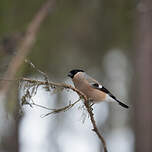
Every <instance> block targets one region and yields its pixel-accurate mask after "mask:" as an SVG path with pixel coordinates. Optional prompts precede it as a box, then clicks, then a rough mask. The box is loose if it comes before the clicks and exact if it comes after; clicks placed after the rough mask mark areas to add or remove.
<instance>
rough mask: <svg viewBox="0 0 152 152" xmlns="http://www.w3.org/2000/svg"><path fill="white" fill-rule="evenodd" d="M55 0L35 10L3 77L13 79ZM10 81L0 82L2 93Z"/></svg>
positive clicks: (8, 86) (6, 90)
mask: <svg viewBox="0 0 152 152" xmlns="http://www.w3.org/2000/svg"><path fill="white" fill-rule="evenodd" d="M54 5H55V0H48V1H47V2H45V3H44V5H43V6H42V7H41V8H40V10H39V11H38V12H37V14H36V16H35V17H34V18H33V20H32V21H31V23H30V24H29V26H28V27H27V31H26V33H25V37H24V38H23V40H22V42H21V43H20V44H19V46H18V47H17V53H16V55H15V56H14V57H13V58H12V61H11V62H10V63H9V66H8V69H7V71H6V73H5V74H4V77H3V78H4V79H15V75H16V73H17V71H18V70H19V68H20V66H21V65H22V63H23V62H24V59H25V57H26V56H27V55H28V53H29V52H30V51H31V48H32V46H33V45H34V42H35V40H36V34H37V33H38V31H39V28H40V25H41V24H42V22H43V21H44V19H45V18H46V16H47V15H48V13H49V11H51V10H52V9H53V8H54ZM10 85H11V83H8V82H4V81H3V83H2V84H1V91H2V92H3V94H4V95H6V93H7V92H8V90H9V88H10Z"/></svg>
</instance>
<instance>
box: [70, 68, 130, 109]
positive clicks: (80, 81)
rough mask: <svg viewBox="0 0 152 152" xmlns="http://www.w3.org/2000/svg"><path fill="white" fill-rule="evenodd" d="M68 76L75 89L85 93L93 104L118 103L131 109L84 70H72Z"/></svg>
mask: <svg viewBox="0 0 152 152" xmlns="http://www.w3.org/2000/svg"><path fill="white" fill-rule="evenodd" d="M68 76H69V77H70V78H72V81H73V83H74V86H75V88H77V89H78V90H80V91H81V92H83V93H84V94H85V95H86V96H87V98H89V99H90V100H91V101H93V103H97V102H102V101H107V102H116V103H118V104H119V105H121V106H122V107H124V108H129V106H127V105H126V104H124V103H122V102H121V101H119V100H118V99H117V98H116V97H115V96H114V95H113V94H112V93H110V91H108V90H107V89H106V88H105V87H104V86H102V85H101V84H100V83H99V82H98V81H96V80H95V79H93V78H92V77H90V76H89V75H87V74H86V73H85V72H84V71H83V70H79V69H75V70H71V71H70V72H69V73H68Z"/></svg>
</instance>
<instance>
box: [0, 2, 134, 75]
mask: <svg viewBox="0 0 152 152" xmlns="http://www.w3.org/2000/svg"><path fill="white" fill-rule="evenodd" d="M43 2H44V1H42V0H30V1H29V0H27V1H20V0H14V1H9V0H1V1H0V20H1V24H0V35H1V37H0V39H1V40H2V39H3V38H4V37H5V36H7V37H9V35H16V33H22V32H24V31H25V30H26V27H27V25H28V24H29V23H30V21H31V20H32V18H33V17H34V16H35V13H36V12H37V11H38V9H39V8H40V6H41V5H42V4H43ZM133 3H134V2H133V1H125V0H116V1H106V0H103V1H99V0H95V1H91V0H89V1H86V0H81V1H80V0H77V1H75V0H64V1H63V0H60V1H59V0H58V1H57V5H56V9H55V10H54V12H53V13H50V15H49V16H48V18H47V19H46V20H45V22H44V23H43V25H42V27H41V29H40V31H39V33H38V37H37V41H36V44H35V46H34V47H33V49H32V51H31V54H30V55H29V58H30V59H31V60H32V61H33V63H35V64H36V65H38V66H39V67H41V68H43V70H44V71H47V72H48V73H53V74H55V75H56V76H57V75H58V74H62V72H65V71H66V70H67V71H68V70H69V69H71V68H73V67H75V66H77V67H81V68H84V67H87V66H88V65H89V66H90V67H93V66H98V65H100V64H101V60H102V57H103V56H104V54H105V52H106V51H107V50H109V49H111V48H123V49H124V50H126V51H128V50H129V49H130V47H131V40H132V35H131V32H132V30H131V29H132V19H133V15H132V13H133V11H134V7H133ZM16 41H18V40H16ZM3 51H4V50H3ZM3 51H1V52H0V56H1V57H5V55H4V54H2V52H3ZM7 57H8V56H7ZM90 61H91V62H90ZM3 62H4V61H3ZM5 62H6V61H5ZM82 65H83V66H84V67H82ZM25 67H26V66H25ZM61 67H62V68H61ZM25 72H26V73H28V74H29V73H30V72H31V71H30V69H26V71H25Z"/></svg>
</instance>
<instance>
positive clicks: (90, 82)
mask: <svg viewBox="0 0 152 152" xmlns="http://www.w3.org/2000/svg"><path fill="white" fill-rule="evenodd" d="M84 78H85V79H86V80H87V81H88V83H89V84H90V85H92V84H95V83H99V82H98V81H97V80H95V79H93V78H92V77H90V76H89V75H87V74H86V73H84Z"/></svg>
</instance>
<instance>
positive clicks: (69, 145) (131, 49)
mask: <svg viewBox="0 0 152 152" xmlns="http://www.w3.org/2000/svg"><path fill="white" fill-rule="evenodd" d="M151 10H152V1H150V0H141V1H127V0H115V1H107V0H93V1H91V0H87V1H86V0H64V1H63V0H57V1H55V0H49V1H44V0H30V1H29V0H26V1H25V0H22V1H21V0H13V1H9V0H1V1H0V79H1V82H0V152H71V151H73V152H77V151H79V152H92V151H95V152H101V151H103V147H102V144H101V142H100V141H99V139H98V138H97V136H96V134H95V133H94V132H92V131H91V129H92V124H91V122H90V120H89V118H88V116H87V114H86V112H85V111H84V109H83V106H82V105H83V103H82V102H80V103H79V104H77V105H76V106H75V107H73V108H71V109H70V110H68V111H66V112H61V113H58V114H55V115H50V116H48V117H45V118H41V116H42V115H43V114H46V113H47V112H48V110H46V109H42V108H39V107H35V106H33V108H31V107H30V106H29V105H27V106H26V105H25V106H23V107H22V106H21V105H20V102H21V101H20V100H21V97H22V95H23V93H24V91H23V89H22V84H21V87H18V82H14V83H12V81H9V82H8V81H3V80H4V79H11V80H12V79H13V80H15V79H17V78H21V77H28V78H31V79H38V80H43V76H42V75H41V74H40V73H38V72H37V71H36V70H34V69H32V68H31V67H30V66H29V65H28V64H26V63H25V62H24V60H25V59H28V60H30V61H31V62H32V63H34V65H36V66H37V67H38V68H39V69H41V70H42V71H44V72H46V73H47V75H48V76H49V80H50V81H53V82H66V83H68V84H72V82H71V80H70V79H69V78H67V73H68V72H69V71H70V70H72V69H77V68H78V69H83V70H85V71H86V72H87V73H89V75H91V76H92V77H94V78H96V79H97V80H98V81H99V82H101V83H102V84H103V85H104V86H105V87H106V88H107V89H109V90H110V91H111V92H112V93H113V94H115V95H116V96H117V97H118V99H120V100H121V101H123V102H125V103H127V104H128V105H130V109H128V110H126V109H123V108H122V107H120V106H119V105H117V104H113V103H108V104H107V103H99V104H97V105H94V106H93V109H94V110H93V112H94V114H95V119H96V122H97V126H98V128H99V130H100V132H101V133H102V135H103V136H104V138H105V140H106V143H107V148H108V151H109V152H151V151H152V144H151V143H152V110H151V107H152V102H151V98H152V93H151V90H152V86H151V79H152V68H151V66H152V28H151V27H152V12H151ZM44 14H45V15H44ZM40 20H41V21H40ZM32 27H33V28H32ZM32 34H33V35H32ZM27 46H28V47H27ZM24 52H26V53H24ZM12 73H13V74H12ZM8 83H9V84H8ZM32 99H33V101H34V102H35V103H37V104H41V105H44V106H47V107H49V108H61V107H64V106H66V105H68V103H69V101H71V102H74V101H76V100H77V99H78V95H77V94H76V93H74V92H72V91H68V92H67V91H62V92H58V93H56V94H55V93H53V92H52V91H51V92H48V91H46V89H44V88H43V87H39V88H38V92H37V94H36V95H35V96H34V97H33V98H32Z"/></svg>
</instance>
